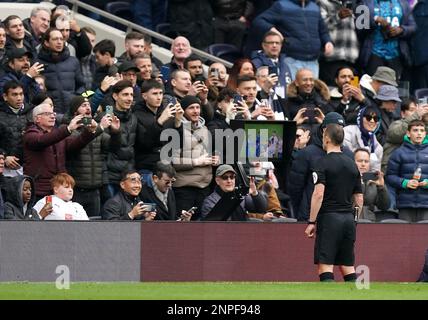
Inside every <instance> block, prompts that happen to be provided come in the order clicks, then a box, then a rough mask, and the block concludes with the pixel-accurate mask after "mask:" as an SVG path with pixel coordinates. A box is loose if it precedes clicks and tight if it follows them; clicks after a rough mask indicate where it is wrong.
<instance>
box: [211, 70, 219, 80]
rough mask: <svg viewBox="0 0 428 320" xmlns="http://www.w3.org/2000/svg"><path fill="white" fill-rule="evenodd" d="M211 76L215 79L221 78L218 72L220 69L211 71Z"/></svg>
mask: <svg viewBox="0 0 428 320" xmlns="http://www.w3.org/2000/svg"><path fill="white" fill-rule="evenodd" d="M210 75H211V77H214V78H217V79H218V78H219V71H218V69H216V68H212V69H211V71H210Z"/></svg>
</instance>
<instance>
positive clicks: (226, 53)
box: [207, 43, 242, 63]
mask: <svg viewBox="0 0 428 320" xmlns="http://www.w3.org/2000/svg"><path fill="white" fill-rule="evenodd" d="M207 52H208V53H209V54H212V55H213V56H216V57H218V58H221V59H224V60H226V61H229V62H232V63H233V62H234V61H235V60H236V59H238V58H241V57H242V53H241V51H240V50H239V49H238V48H237V47H235V46H234V45H232V44H227V43H215V44H212V45H210V46H209V47H208V48H207Z"/></svg>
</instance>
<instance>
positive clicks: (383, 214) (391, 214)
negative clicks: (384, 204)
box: [374, 210, 398, 222]
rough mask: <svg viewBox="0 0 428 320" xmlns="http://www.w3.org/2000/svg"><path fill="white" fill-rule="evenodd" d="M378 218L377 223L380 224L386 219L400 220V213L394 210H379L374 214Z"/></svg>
mask: <svg viewBox="0 0 428 320" xmlns="http://www.w3.org/2000/svg"><path fill="white" fill-rule="evenodd" d="M374 214H375V216H376V222H380V221H382V220H386V219H398V211H393V210H386V211H383V210H378V211H375V212H374Z"/></svg>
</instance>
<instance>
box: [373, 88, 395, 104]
mask: <svg viewBox="0 0 428 320" xmlns="http://www.w3.org/2000/svg"><path fill="white" fill-rule="evenodd" d="M374 98H375V99H378V100H381V101H396V102H401V99H400V97H399V95H398V89H397V88H396V87H393V86H390V85H387V84H386V85H383V86H381V87H380V88H379V91H378V93H377V95H375V96H374Z"/></svg>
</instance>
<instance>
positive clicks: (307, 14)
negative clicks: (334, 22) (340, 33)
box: [253, 0, 331, 61]
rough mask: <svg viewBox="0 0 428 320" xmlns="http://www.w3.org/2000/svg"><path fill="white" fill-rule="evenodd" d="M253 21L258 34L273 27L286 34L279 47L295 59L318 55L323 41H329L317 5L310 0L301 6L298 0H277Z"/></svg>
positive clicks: (314, 57)
mask: <svg viewBox="0 0 428 320" xmlns="http://www.w3.org/2000/svg"><path fill="white" fill-rule="evenodd" d="M253 24H254V26H255V27H256V29H257V31H258V32H260V33H261V34H264V33H266V32H267V31H269V30H270V29H271V28H272V27H275V28H276V29H277V30H278V31H279V32H281V34H282V35H283V36H284V37H285V43H284V45H283V46H282V51H283V52H285V54H286V55H287V56H289V57H292V58H294V59H297V60H303V61H308V60H316V59H318V57H319V55H320V54H321V52H322V51H324V50H323V47H324V45H325V44H326V43H327V42H331V38H330V35H329V33H328V29H327V27H326V25H325V23H324V20H323V19H322V17H321V12H320V8H319V6H318V5H317V4H316V3H315V2H314V1H312V0H309V1H308V2H306V4H305V6H304V7H302V3H301V1H300V0H279V1H277V2H275V3H274V4H273V5H272V6H271V7H270V8H269V9H268V10H266V11H265V12H263V13H262V14H260V15H259V16H258V17H257V18H256V19H255V20H254V21H253Z"/></svg>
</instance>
